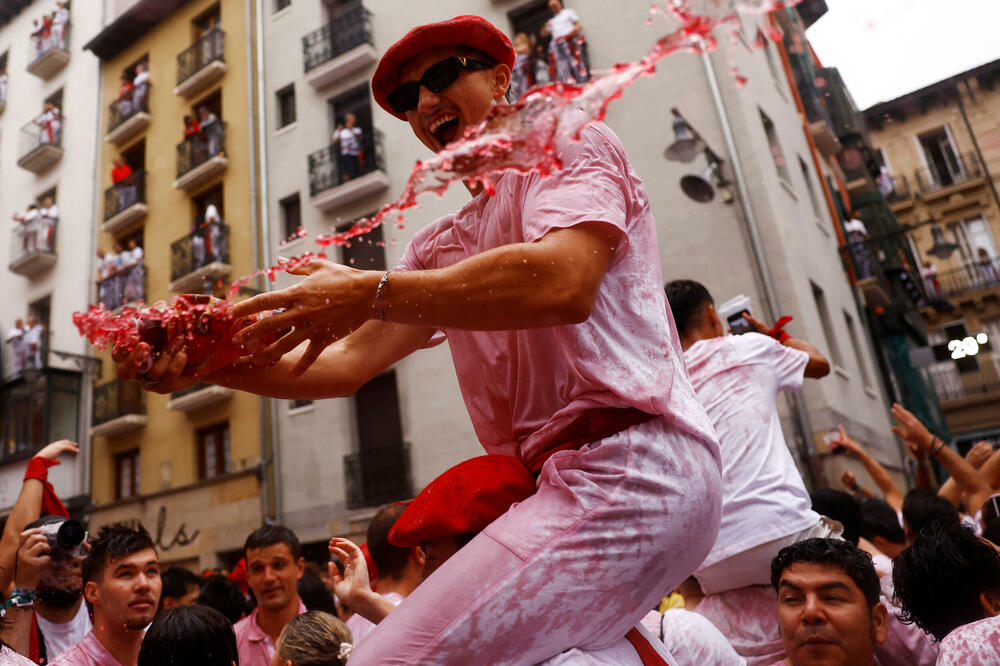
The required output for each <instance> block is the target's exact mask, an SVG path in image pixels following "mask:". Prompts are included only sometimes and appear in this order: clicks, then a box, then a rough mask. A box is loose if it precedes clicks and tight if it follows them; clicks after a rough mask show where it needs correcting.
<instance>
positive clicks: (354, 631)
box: [344, 592, 406, 647]
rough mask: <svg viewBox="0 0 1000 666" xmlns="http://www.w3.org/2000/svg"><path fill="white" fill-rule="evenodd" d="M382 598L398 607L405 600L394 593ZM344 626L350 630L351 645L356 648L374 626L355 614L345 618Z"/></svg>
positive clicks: (384, 595)
mask: <svg viewBox="0 0 1000 666" xmlns="http://www.w3.org/2000/svg"><path fill="white" fill-rule="evenodd" d="M382 596H383V597H384V598H386V599H387V600H389V601H391V602H392V605H393V606H398V605H399V604H400V602H402V601H403V599H405V598H406V597H404V596H403V595H401V594H398V593H396V592H389V593H388V594H383V595H382ZM344 624H346V625H347V628H348V629H350V630H351V636H353V637H354V643H353V645H354V647H357V646H358V644H359V643H361V641H362V640H363V639H364V638H365V637H366V636H368V634H370V633H372V631H373V630H374V629H375V625H374V624H372V623H371V622H369V621H368V620H366V619H365V618H363V617H361V616H360V615H358V614H357V613H355V614H354V615H352V616H351V617H349V618H347V622H345V623H344Z"/></svg>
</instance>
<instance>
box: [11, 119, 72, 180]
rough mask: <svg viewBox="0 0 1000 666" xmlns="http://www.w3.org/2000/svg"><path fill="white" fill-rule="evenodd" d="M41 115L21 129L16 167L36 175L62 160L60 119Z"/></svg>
mask: <svg viewBox="0 0 1000 666" xmlns="http://www.w3.org/2000/svg"><path fill="white" fill-rule="evenodd" d="M46 115H47V114H45V113H43V114H41V115H40V116H38V117H37V118H35V119H34V120H32V121H31V122H30V123H28V124H27V125H25V126H24V127H22V128H21V140H20V145H19V146H18V151H17V154H18V155H20V157H19V158H18V160H17V165H18V166H19V167H21V168H23V169H27V170H28V171H31V172H33V173H36V174H40V173H44V172H45V171H48V170H49V169H51V168H52V166H53V165H55V164H56V162H58V161H59V160H60V159H62V155H63V149H62V119H61V118H58V117H57V118H54V119H50V118H46Z"/></svg>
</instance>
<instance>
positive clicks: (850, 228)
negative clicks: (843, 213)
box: [844, 219, 868, 236]
mask: <svg viewBox="0 0 1000 666" xmlns="http://www.w3.org/2000/svg"><path fill="white" fill-rule="evenodd" d="M844 231H845V232H846V233H849V234H851V233H859V234H864V235H865V236H867V235H868V227H866V226H865V223H864V222H862V221H861V220H858V219H853V220H848V221H847V222H844Z"/></svg>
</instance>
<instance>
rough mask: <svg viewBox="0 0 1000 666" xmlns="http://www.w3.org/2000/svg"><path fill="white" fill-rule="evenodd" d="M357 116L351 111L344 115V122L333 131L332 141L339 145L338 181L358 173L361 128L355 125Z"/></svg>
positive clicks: (345, 179)
mask: <svg viewBox="0 0 1000 666" xmlns="http://www.w3.org/2000/svg"><path fill="white" fill-rule="evenodd" d="M357 123H358V117H357V116H355V115H354V114H353V113H348V114H347V115H345V116H344V124H343V125H337V129H335V130H334V131H333V142H334V143H335V144H337V145H339V146H340V153H339V155H340V159H339V161H338V166H339V167H340V182H342V183H343V182H345V181H348V180H350V179H351V178H355V177H356V176H357V175H358V172H359V170H360V164H361V137H362V129H361V128H360V127H358V126H357Z"/></svg>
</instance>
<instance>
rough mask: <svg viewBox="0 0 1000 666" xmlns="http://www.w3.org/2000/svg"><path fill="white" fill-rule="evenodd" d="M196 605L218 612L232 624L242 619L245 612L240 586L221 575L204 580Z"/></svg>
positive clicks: (245, 601)
mask: <svg viewBox="0 0 1000 666" xmlns="http://www.w3.org/2000/svg"><path fill="white" fill-rule="evenodd" d="M198 603H199V604H200V605H202V606H208V607H209V608H214V609H215V610H217V611H219V612H220V613H222V614H223V615H225V616H226V618H227V619H228V620H229V621H230V622H231V623H233V624H235V623H237V622H239V621H240V620H241V619H243V616H244V615H246V612H247V600H246V598H245V597H244V596H243V592H241V591H240V586H239V585H237V584H236V583H234V582H233V581H231V580H229V578H228V577H226V576H223V575H222V574H215V575H214V576H209V577H208V578H206V579H205V584H204V585H202V586H201V592H199V593H198Z"/></svg>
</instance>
